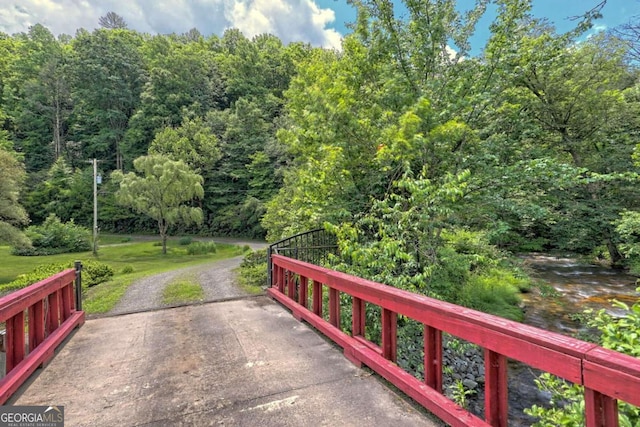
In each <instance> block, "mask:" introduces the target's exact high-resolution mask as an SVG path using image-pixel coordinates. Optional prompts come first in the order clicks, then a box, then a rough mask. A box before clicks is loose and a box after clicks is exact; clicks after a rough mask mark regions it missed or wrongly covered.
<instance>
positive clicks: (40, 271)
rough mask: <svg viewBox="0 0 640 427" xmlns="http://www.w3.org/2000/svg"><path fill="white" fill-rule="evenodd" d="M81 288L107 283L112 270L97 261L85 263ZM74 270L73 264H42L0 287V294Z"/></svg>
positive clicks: (111, 275)
mask: <svg viewBox="0 0 640 427" xmlns="http://www.w3.org/2000/svg"><path fill="white" fill-rule="evenodd" d="M82 267H83V268H82V287H83V289H86V288H88V287H91V286H95V285H99V284H100V283H104V282H107V281H109V280H111V278H112V277H113V273H114V272H113V269H112V268H111V267H110V266H109V265H107V264H105V263H103V262H99V261H85V262H84V263H83V265H82ZM69 268H74V262H73V261H72V262H66V263H53V264H42V265H39V266H38V267H36V268H35V269H34V270H33V271H31V272H30V273H25V274H21V275H20V276H18V277H17V278H16V279H15V280H14V281H12V282H9V283H5V284H3V285H1V286H0V293H2V294H4V293H7V292H10V291H15V290H18V289H22V288H26V287H27V286H29V285H33V284H34V283H37V282H39V281H41V280H44V279H46V278H48V277H50V276H53V275H54V274H57V273H60V272H61V271H64V270H67V269H69Z"/></svg>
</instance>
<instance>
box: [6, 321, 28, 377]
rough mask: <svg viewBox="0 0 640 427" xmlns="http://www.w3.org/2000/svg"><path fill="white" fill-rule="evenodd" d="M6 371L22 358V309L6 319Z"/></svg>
mask: <svg viewBox="0 0 640 427" xmlns="http://www.w3.org/2000/svg"><path fill="white" fill-rule="evenodd" d="M6 328H7V334H6V338H7V354H6V370H5V372H6V373H9V372H10V371H11V370H12V369H13V368H15V366H16V365H17V364H18V363H20V362H22V359H24V311H21V312H19V313H17V314H16V315H14V316H12V317H10V318H9V319H7V323H6Z"/></svg>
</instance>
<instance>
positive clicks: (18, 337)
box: [0, 270, 84, 404]
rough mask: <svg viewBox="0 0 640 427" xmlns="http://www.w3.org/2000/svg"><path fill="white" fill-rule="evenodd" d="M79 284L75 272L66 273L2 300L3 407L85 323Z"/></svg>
mask: <svg viewBox="0 0 640 427" xmlns="http://www.w3.org/2000/svg"><path fill="white" fill-rule="evenodd" d="M79 282H80V280H79V279H78V280H76V270H66V271H63V272H61V273H58V274H56V275H54V276H51V277H49V278H48V279H45V280H42V281H40V282H38V283H35V284H33V285H31V286H29V287H27V288H24V289H20V290H19V291H16V292H13V293H11V294H9V295H6V296H4V297H2V298H0V322H6V334H5V338H4V344H5V348H4V349H5V352H6V369H5V372H6V375H5V377H4V378H2V379H1V380H0V404H4V403H5V402H6V401H7V400H8V399H9V397H11V395H12V394H13V393H15V391H16V390H17V389H18V388H19V387H20V385H22V383H24V382H25V381H26V380H27V378H29V376H30V375H31V374H32V373H33V372H34V371H35V370H36V369H37V368H38V366H41V365H42V364H43V363H45V362H46V361H48V360H49V359H51V357H53V353H54V351H55V349H56V348H57V347H58V345H60V343H61V342H62V341H63V340H64V339H65V338H66V337H67V335H69V334H70V333H71V331H72V330H73V329H74V328H76V327H77V326H80V325H82V324H83V323H84V312H83V311H79V310H76V292H74V285H76V286H80V284H79ZM78 289H79V288H78ZM78 294H79V293H78ZM25 312H26V316H25ZM26 330H28V332H27V336H26V337H27V339H26V342H25V331H26Z"/></svg>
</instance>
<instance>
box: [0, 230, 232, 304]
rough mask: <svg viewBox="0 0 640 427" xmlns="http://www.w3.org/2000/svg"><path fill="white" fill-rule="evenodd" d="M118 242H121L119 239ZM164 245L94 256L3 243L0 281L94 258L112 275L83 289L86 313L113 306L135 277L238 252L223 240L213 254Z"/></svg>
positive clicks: (109, 248) (131, 246) (123, 247)
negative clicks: (14, 248)
mask: <svg viewBox="0 0 640 427" xmlns="http://www.w3.org/2000/svg"><path fill="white" fill-rule="evenodd" d="M114 240H115V239H114ZM119 241H122V238H120V239H119ZM167 245H168V246H167V254H166V255H163V254H162V247H161V246H157V243H156V242H154V241H146V242H135V241H133V242H128V243H118V244H112V245H103V246H101V247H100V250H99V252H98V257H97V258H94V257H93V255H92V253H91V252H81V253H76V254H61V255H51V256H39V257H22V256H15V255H11V252H10V248H9V247H7V246H0V260H2V262H1V263H0V284H4V283H8V282H11V281H12V280H14V279H15V278H16V277H17V276H18V275H20V274H23V273H28V272H30V271H32V270H33V269H34V268H35V267H37V266H38V265H42V264H50V263H60V262H69V261H74V260H80V261H83V260H98V261H101V262H104V263H106V264H109V265H110V266H111V267H112V268H113V269H114V271H115V275H114V277H113V280H111V281H110V282H107V283H103V284H100V285H98V286H95V287H93V288H89V289H88V290H87V292H86V294H85V298H84V301H85V306H84V308H85V309H86V311H87V312H88V313H105V312H107V311H109V310H111V308H113V306H115V304H116V303H117V302H118V301H119V300H120V298H121V297H122V295H123V294H124V292H125V291H126V290H127V288H128V286H129V285H130V284H131V283H132V282H133V281H134V280H136V279H137V278H140V277H144V276H148V275H151V274H155V273H161V272H163V271H168V270H174V269H176V268H182V267H188V266H191V265H197V264H203V263H206V262H211V261H216V260H219V259H225V258H231V257H234V256H238V255H242V248H241V247H239V246H234V245H228V244H223V243H220V244H217V248H218V250H217V251H216V253H213V254H206V255H187V250H186V246H180V245H178V242H177V240H173V241H169V242H168V244H167ZM123 271H124V272H126V271H128V272H127V273H124V272H123Z"/></svg>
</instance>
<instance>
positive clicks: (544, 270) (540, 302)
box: [523, 254, 638, 335]
mask: <svg viewBox="0 0 640 427" xmlns="http://www.w3.org/2000/svg"><path fill="white" fill-rule="evenodd" d="M524 261H525V264H527V265H528V266H529V267H530V268H531V269H532V271H533V272H534V274H535V277H537V278H538V279H540V280H542V281H543V282H544V283H546V284H547V285H548V286H550V287H552V288H553V290H554V292H553V293H554V294H555V295H543V294H542V293H541V292H531V293H528V294H524V295H523V302H524V306H525V320H524V323H526V324H528V325H532V326H535V327H538V328H541V329H546V330H548V331H553V332H558V333H561V334H564V335H574V334H575V333H576V332H578V331H579V330H580V329H581V325H580V324H579V323H578V322H577V321H575V320H573V319H572V318H571V315H572V314H579V313H582V312H583V311H584V310H585V309H588V308H591V309H594V310H596V311H597V310H600V309H605V310H607V311H608V312H610V313H611V314H613V315H616V314H621V310H620V309H617V308H614V307H612V305H611V300H613V299H617V300H619V301H622V302H625V303H627V304H629V305H631V304H633V303H634V302H635V301H637V300H638V293H637V292H636V287H637V286H638V285H636V277H634V276H631V275H629V274H627V273H626V272H625V271H623V270H613V269H610V268H606V267H602V266H597V265H587V264H581V263H579V262H578V261H576V260H575V259H572V258H559V257H553V256H549V255H541V254H536V255H527V256H526V257H524Z"/></svg>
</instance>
